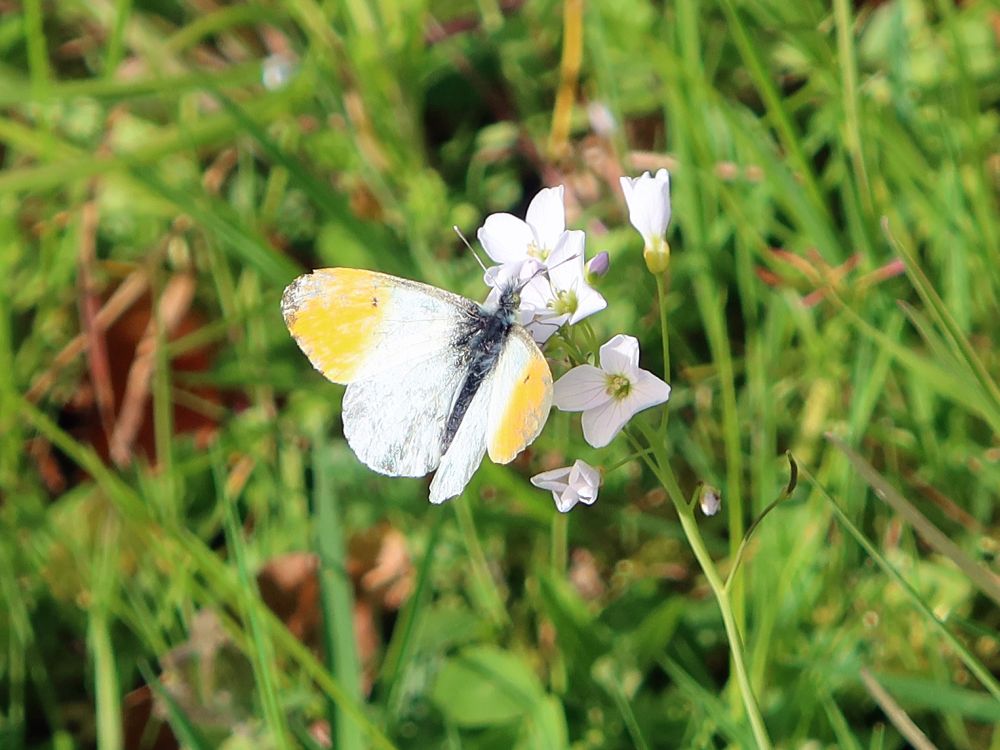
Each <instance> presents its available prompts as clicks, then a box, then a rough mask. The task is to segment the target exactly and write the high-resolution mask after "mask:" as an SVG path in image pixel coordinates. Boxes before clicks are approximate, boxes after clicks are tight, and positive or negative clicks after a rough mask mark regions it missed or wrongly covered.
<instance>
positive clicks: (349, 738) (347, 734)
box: [312, 429, 365, 750]
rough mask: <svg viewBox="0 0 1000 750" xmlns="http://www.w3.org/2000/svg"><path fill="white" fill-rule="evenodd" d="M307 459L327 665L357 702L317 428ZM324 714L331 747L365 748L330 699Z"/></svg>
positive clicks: (335, 525) (338, 518)
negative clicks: (313, 476) (310, 459)
mask: <svg viewBox="0 0 1000 750" xmlns="http://www.w3.org/2000/svg"><path fill="white" fill-rule="evenodd" d="M312 457H313V470H314V471H315V473H316V480H315V481H316V485H315V490H314V494H313V507H314V512H315V514H316V550H317V552H318V553H319V565H320V567H319V576H320V597H321V604H322V611H323V640H324V643H325V646H326V655H327V656H326V659H327V666H328V668H329V670H330V672H331V673H332V674H333V675H334V677H336V679H337V681H338V682H339V683H340V684H341V686H342V687H343V689H344V690H345V691H346V693H347V695H348V697H349V698H350V699H351V700H353V701H356V702H357V703H359V704H360V703H361V702H362V694H361V683H360V675H361V665H360V662H359V660H358V653H357V648H356V645H355V644H356V641H355V637H354V592H353V584H352V582H351V579H350V577H349V576H348V575H347V548H346V543H345V537H346V530H345V528H344V524H343V513H342V511H341V509H340V499H339V497H338V496H337V490H336V489H335V483H334V481H333V478H334V474H335V471H336V470H335V467H334V465H333V462H332V461H331V460H330V445H329V443H328V442H327V440H326V436H325V434H324V432H323V430H322V429H318V430H316V431H315V432H314V434H313V451H312ZM327 712H328V717H329V721H330V726H331V728H332V732H333V738H334V747H338V748H344V750H353V749H354V748H364V747H365V744H364V742H363V740H362V736H361V732H360V727H358V726H357V725H356V724H355V723H354V720H353V719H352V718H351V717H350V716H349V715H348V714H347V713H346V712H344V711H342V710H341V709H340V706H339V704H338V703H336V702H334V701H330V702H329V703H328V708H327Z"/></svg>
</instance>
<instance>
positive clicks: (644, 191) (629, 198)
mask: <svg viewBox="0 0 1000 750" xmlns="http://www.w3.org/2000/svg"><path fill="white" fill-rule="evenodd" d="M621 185H622V193H624V195H625V203H626V204H627V205H628V211H629V221H630V222H632V226H634V227H635V228H636V229H637V230H638V231H639V234H641V235H642V237H643V240H645V242H646V244H647V245H649V244H651V243H652V241H653V239H654V238H656V237H663V236H664V234H666V231H667V225H668V224H669V223H670V174H669V173H668V172H667V170H665V169H660V170H659V171H657V173H656V176H655V177H650V176H649V172H644V173H643V174H642V176H640V177H636V178H633V179H630V178H627V177H622V178H621Z"/></svg>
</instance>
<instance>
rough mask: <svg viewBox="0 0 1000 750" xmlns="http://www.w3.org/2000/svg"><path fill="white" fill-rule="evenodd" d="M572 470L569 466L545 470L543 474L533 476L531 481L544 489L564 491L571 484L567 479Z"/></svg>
mask: <svg viewBox="0 0 1000 750" xmlns="http://www.w3.org/2000/svg"><path fill="white" fill-rule="evenodd" d="M571 471H572V468H571V467H569V466H563V467H561V468H559V469H552V470H551V471H543V472H542V473H541V474H535V476H533V477H532V478H531V483H532V484H533V485H535V486H536V487H540V488H541V489H543V490H552V491H553V492H562V491H563V490H564V489H566V488H567V487H568V486H569V484H568V483H567V481H566V480H567V479H569V475H570V472H571Z"/></svg>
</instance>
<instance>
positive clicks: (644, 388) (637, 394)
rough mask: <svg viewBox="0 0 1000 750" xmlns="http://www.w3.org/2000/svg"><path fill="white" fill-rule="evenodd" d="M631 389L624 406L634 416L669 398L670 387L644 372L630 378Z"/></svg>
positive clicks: (651, 374)
mask: <svg viewBox="0 0 1000 750" xmlns="http://www.w3.org/2000/svg"><path fill="white" fill-rule="evenodd" d="M631 380H632V387H631V388H630V389H629V393H628V396H626V397H625V399H624V402H623V403H624V404H625V405H626V407H627V408H628V409H630V410H631V411H632V413H633V414H635V413H636V412H637V411H642V410H643V409H648V408H649V407H650V406H656V405H657V404H662V403H663V402H665V401H666V400H667V399H669V398H670V386H669V385H667V384H666V383H664V382H663V381H662V380H660V379H659V378H658V377H656V376H655V375H654V374H653V373H651V372H647V371H646V370H639V371H638V372H637V373H636V374H635V375H633V376H632V377H631Z"/></svg>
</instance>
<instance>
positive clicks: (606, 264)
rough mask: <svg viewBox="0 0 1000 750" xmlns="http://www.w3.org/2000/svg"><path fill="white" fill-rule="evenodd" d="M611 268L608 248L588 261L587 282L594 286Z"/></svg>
mask: <svg viewBox="0 0 1000 750" xmlns="http://www.w3.org/2000/svg"><path fill="white" fill-rule="evenodd" d="M609 268H611V256H610V255H608V251H607V250H602V251H601V252H599V253H598V254H597V255H595V256H594V257H593V258H591V259H590V260H588V261H587V283H588V284H590V285H591V286H593V285H594V284H595V283H596V282H597V280H598V279H599V278H600V277H601V276H604V275H605V274H606V273H607V272H608V269H609Z"/></svg>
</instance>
